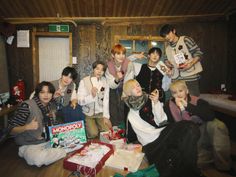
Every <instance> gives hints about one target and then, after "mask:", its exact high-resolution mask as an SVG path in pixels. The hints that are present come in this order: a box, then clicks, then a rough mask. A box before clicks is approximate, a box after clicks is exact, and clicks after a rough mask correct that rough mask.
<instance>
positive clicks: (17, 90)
mask: <svg viewBox="0 0 236 177" xmlns="http://www.w3.org/2000/svg"><path fill="white" fill-rule="evenodd" d="M12 92H13V93H12V94H13V95H14V96H15V97H16V101H17V102H22V101H23V100H25V82H24V81H23V80H22V79H19V80H18V81H17V82H16V85H15V86H13V90H12Z"/></svg>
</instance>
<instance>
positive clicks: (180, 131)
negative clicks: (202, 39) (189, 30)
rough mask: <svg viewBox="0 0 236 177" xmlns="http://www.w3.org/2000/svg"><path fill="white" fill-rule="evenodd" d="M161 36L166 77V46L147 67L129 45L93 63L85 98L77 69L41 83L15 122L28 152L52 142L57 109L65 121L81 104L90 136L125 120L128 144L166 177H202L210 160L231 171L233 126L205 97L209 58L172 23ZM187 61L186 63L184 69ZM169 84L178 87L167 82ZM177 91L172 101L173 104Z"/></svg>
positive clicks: (13, 127) (155, 52) (15, 130)
mask: <svg viewBox="0 0 236 177" xmlns="http://www.w3.org/2000/svg"><path fill="white" fill-rule="evenodd" d="M160 35H161V36H162V37H164V38H165V39H166V41H167V47H166V55H167V58H166V60H165V64H166V66H167V68H168V69H167V70H166V71H165V73H164V74H163V71H161V70H160V69H159V68H158V67H157V65H158V63H159V62H160V58H161V56H162V51H161V49H160V48H158V47H153V48H151V49H150V50H149V52H148V62H147V64H142V65H141V64H137V63H134V62H132V61H131V59H129V57H128V58H127V57H126V49H125V47H124V46H122V45H121V44H116V45H115V46H113V48H112V50H111V59H109V60H107V62H106V63H105V62H104V61H95V62H94V63H93V65H92V68H93V71H92V73H91V75H89V76H86V77H85V78H83V79H81V81H80V83H79V87H78V90H77V92H76V88H75V84H74V83H73V80H75V79H76V76H77V73H76V71H75V70H74V68H71V67H67V68H65V69H64V70H63V72H62V76H61V78H60V79H59V80H58V81H54V82H52V83H50V82H45V81H44V82H41V83H40V84H39V85H38V86H37V87H36V89H35V94H34V96H33V97H32V99H30V100H27V101H24V102H23V103H22V104H21V105H20V106H19V109H18V110H17V112H16V114H15V116H14V117H13V119H12V120H11V121H10V122H9V126H11V133H12V134H14V135H15V136H16V142H17V144H19V145H21V147H20V149H22V147H24V150H25V148H26V147H27V148H29V149H31V148H32V146H33V147H34V146H37V145H32V144H38V145H40V146H41V144H42V142H43V141H45V136H42V135H43V134H44V125H45V124H47V123H48V121H49V120H51V119H50V118H51V117H50V116H51V112H50V107H53V105H54V107H55V105H56V110H57V115H62V117H63V110H64V109H63V108H65V107H67V106H68V105H69V107H73V108H76V107H80V106H81V107H82V112H83V114H84V115H85V126H86V132H87V136H88V138H95V137H97V136H98V135H99V132H100V131H107V130H109V129H110V128H111V127H112V126H117V125H119V124H120V123H122V122H125V123H126V135H127V138H128V140H129V141H130V142H132V141H135V140H138V141H139V142H140V143H141V144H142V145H143V150H144V152H145V154H146V157H147V159H148V161H149V163H150V164H155V165H156V167H157V169H158V171H159V172H160V175H161V177H171V176H175V177H186V176H188V177H199V176H201V175H202V174H201V173H200V170H199V168H198V167H199V166H200V165H202V164H204V163H206V162H207V163H209V162H214V163H215V165H216V167H217V168H218V169H219V170H223V171H229V170H230V169H231V159H230V140H229V135H228V131H227V128H226V126H225V125H224V123H223V122H221V121H219V120H218V119H216V118H215V115H214V112H212V111H211V109H210V107H209V104H208V103H207V102H206V101H204V100H202V99H200V98H199V97H198V96H199V95H200V91H199V79H200V72H201V71H202V67H201V63H200V60H201V58H202V54H203V53H202V52H201V50H200V48H199V47H198V46H197V44H196V43H195V42H194V40H193V39H192V38H190V37H187V36H178V35H177V34H176V29H175V28H174V27H173V26H172V25H169V24H168V25H164V26H163V27H162V28H161V30H160ZM140 55H143V54H140ZM133 57H134V58H135V57H137V58H140V57H142V56H139V55H137V56H133ZM181 57H184V58H185V63H183V64H177V63H176V60H178V59H182V58H181ZM166 78H167V79H166ZM168 78H169V80H171V84H170V85H168V84H167V85H166V83H165V82H166V80H168ZM167 83H168V82H167ZM169 88H170V91H171V95H172V97H171V99H169V100H167V99H166V98H165V91H167V90H168V89H169ZM53 103H54V104H53ZM55 103H56V104H55ZM78 105H79V106H78ZM81 107H80V108H81ZM68 109H69V108H68ZM78 109H79V108H78ZM65 110H66V109H65ZM64 112H65V111H64ZM129 135H132V136H129ZM47 150H48V148H47ZM52 151H53V150H50V152H52ZM29 153H32V150H29ZM57 153H58V152H57ZM63 156H64V154H62V155H61V156H58V158H59V157H60V158H61V157H63Z"/></svg>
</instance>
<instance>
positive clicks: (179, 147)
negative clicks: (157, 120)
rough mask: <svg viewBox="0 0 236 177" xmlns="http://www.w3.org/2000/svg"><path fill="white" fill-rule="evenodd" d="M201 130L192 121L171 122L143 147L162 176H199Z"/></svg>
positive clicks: (150, 161)
mask: <svg viewBox="0 0 236 177" xmlns="http://www.w3.org/2000/svg"><path fill="white" fill-rule="evenodd" d="M199 137H200V131H199V128H198V126H197V125H195V124H194V123H192V122H190V121H181V122H177V123H172V124H169V125H168V126H167V127H166V128H165V129H164V130H163V131H162V132H161V134H160V136H159V137H158V138H157V139H156V140H155V141H153V142H151V143H149V144H147V145H146V146H144V147H143V149H144V152H145V154H146V156H147V159H148V161H149V163H150V165H151V164H155V166H156V168H157V169H158V171H159V172H160V177H197V176H199V170H198V168H197V141H198V139H199Z"/></svg>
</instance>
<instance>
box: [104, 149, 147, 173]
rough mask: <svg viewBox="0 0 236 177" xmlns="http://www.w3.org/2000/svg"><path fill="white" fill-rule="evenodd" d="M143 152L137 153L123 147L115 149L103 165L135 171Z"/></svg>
mask: <svg viewBox="0 0 236 177" xmlns="http://www.w3.org/2000/svg"><path fill="white" fill-rule="evenodd" d="M143 157H144V153H137V152H134V151H129V150H125V149H117V150H116V151H115V153H114V154H113V155H111V157H109V159H108V160H107V161H106V163H105V165H106V166H108V167H112V168H117V169H121V170H126V171H131V172H135V171H137V170H138V168H139V166H140V164H141V162H142V160H143Z"/></svg>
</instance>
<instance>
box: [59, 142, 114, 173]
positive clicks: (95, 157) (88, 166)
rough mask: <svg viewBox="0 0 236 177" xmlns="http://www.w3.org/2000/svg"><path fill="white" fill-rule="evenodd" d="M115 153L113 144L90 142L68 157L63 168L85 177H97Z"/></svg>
mask: <svg viewBox="0 0 236 177" xmlns="http://www.w3.org/2000/svg"><path fill="white" fill-rule="evenodd" d="M113 153H114V150H113V146H112V145H111V144H107V143H103V142H99V141H89V142H87V143H86V144H84V146H83V147H82V148H81V149H79V150H77V151H76V152H74V153H72V154H71V155H69V156H68V157H66V158H65V159H64V161H63V167H64V168H65V169H68V170H71V171H79V172H80V173H81V174H83V175H85V176H90V177H95V176H96V174H97V173H98V172H99V171H100V170H101V168H102V167H103V165H104V163H105V161H106V160H107V159H108V158H109V157H110V155H111V154H113Z"/></svg>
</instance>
